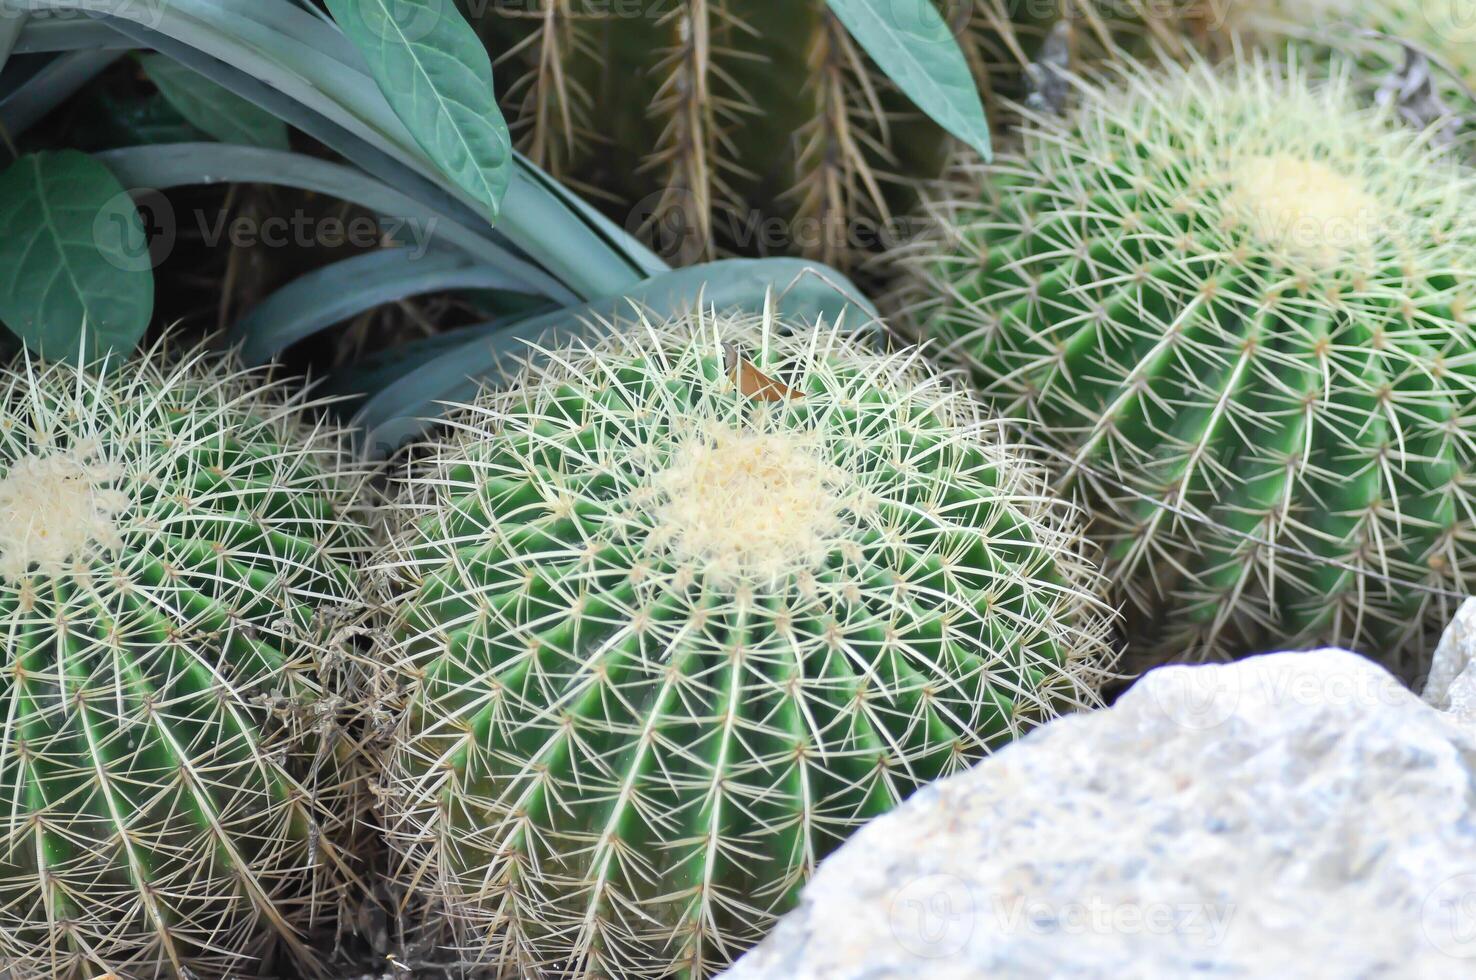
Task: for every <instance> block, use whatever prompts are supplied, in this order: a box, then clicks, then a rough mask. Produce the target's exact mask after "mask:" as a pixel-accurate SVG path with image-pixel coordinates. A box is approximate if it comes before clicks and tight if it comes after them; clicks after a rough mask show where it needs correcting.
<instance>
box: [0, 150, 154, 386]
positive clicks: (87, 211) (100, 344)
mask: <svg viewBox="0 0 1476 980" xmlns="http://www.w3.org/2000/svg"><path fill="white" fill-rule="evenodd" d="M153 311H154V273H153V265H152V262H151V259H150V255H149V247H148V240H147V236H146V235H145V234H144V227H143V221H142V220H141V219H140V218H139V214H138V209H137V208H136V207H135V206H134V203H133V199H132V198H131V197H130V196H129V194H128V192H127V191H126V190H125V189H124V188H123V185H122V184H120V183H119V182H118V180H117V178H116V177H114V176H113V174H112V173H111V172H110V171H109V170H108V169H107V168H106V167H104V166H103V165H102V164H100V163H98V162H97V161H96V160H94V159H93V158H92V157H90V156H88V155H87V154H85V153H78V152H76V151H73V150H66V151H62V152H55V153H37V154H31V155H28V156H24V157H22V158H20V159H19V160H17V161H16V162H15V163H14V164H12V165H11V166H10V168H9V169H7V170H6V171H5V172H4V173H3V174H0V320H3V321H4V322H5V325H6V326H7V327H9V328H10V330H11V331H12V332H13V333H15V334H16V335H17V336H19V337H20V338H21V339H22V340H24V341H25V342H26V343H27V344H29V345H30V346H31V347H32V348H33V349H35V350H38V351H40V352H41V353H43V354H45V355H46V356H48V357H53V358H58V359H62V358H65V359H69V360H75V359H76V358H77V356H78V353H79V351H81V353H82V355H83V357H84V358H85V359H87V360H91V359H92V358H95V357H97V356H98V355H100V354H101V353H103V352H104V351H107V350H109V349H111V350H113V351H115V352H117V353H119V354H126V353H128V352H130V351H132V350H133V348H134V347H135V346H137V344H138V341H139V338H140V337H142V336H143V333H144V330H145V329H146V328H147V327H148V325H149V319H150V318H151V317H152V316H153ZM84 329H85V330H86V347H85V349H82V348H80V347H79V341H80V339H81V338H82V334H83V331H84Z"/></svg>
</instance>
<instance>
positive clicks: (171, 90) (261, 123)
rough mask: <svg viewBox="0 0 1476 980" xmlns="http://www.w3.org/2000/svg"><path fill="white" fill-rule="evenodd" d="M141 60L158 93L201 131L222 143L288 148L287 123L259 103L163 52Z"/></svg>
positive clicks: (270, 148) (272, 148)
mask: <svg viewBox="0 0 1476 980" xmlns="http://www.w3.org/2000/svg"><path fill="white" fill-rule="evenodd" d="M139 63H140V64H142V65H143V68H144V71H145V72H147V73H148V76H149V81H151V82H153V83H154V86H155V87H156V88H158V90H159V94H160V95H162V96H164V98H165V100H167V101H168V102H169V104H170V105H172V106H174V108H175V109H177V110H178V111H179V114H180V115H181V116H184V117H185V119H186V120H187V121H188V122H189V123H190V124H191V125H193V126H194V127H195V128H196V129H199V130H200V131H201V132H204V133H209V134H210V135H211V136H214V137H215V138H216V139H218V140H220V141H221V142H222V143H240V144H242V145H245V146H263V147H266V148H267V149H269V150H285V149H287V142H288V141H287V125H286V123H284V122H282V120H280V119H278V118H277V117H276V116H274V115H272V114H271V113H270V112H267V111H266V110H265V109H263V108H261V107H260V106H257V105H255V104H254V103H251V102H247V101H246V100H245V99H243V98H241V97H240V96H239V95H235V94H234V93H231V92H228V91H226V90H225V89H223V88H221V87H220V86H219V85H217V84H215V83H214V82H212V81H210V80H209V79H207V78H202V77H201V76H199V75H197V74H196V73H195V72H193V71H191V70H190V69H188V68H186V67H185V66H184V65H182V64H180V63H179V62H178V61H175V60H174V59H173V58H168V57H165V56H164V55H162V54H146V55H143V56H142V57H140V58H139Z"/></svg>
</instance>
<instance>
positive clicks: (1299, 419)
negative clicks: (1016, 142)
mask: <svg viewBox="0 0 1476 980" xmlns="http://www.w3.org/2000/svg"><path fill="white" fill-rule="evenodd" d="M1349 76H1350V71H1349V70H1348V69H1347V66H1342V67H1341V68H1339V69H1335V70H1334V72H1333V77H1332V78H1331V80H1329V81H1326V82H1317V81H1315V80H1313V79H1312V78H1310V77H1309V75H1308V73H1307V72H1305V71H1304V70H1302V69H1301V68H1299V67H1297V66H1296V65H1295V64H1293V65H1291V66H1289V67H1287V66H1277V65H1274V64H1271V63H1269V62H1267V61H1264V60H1253V61H1248V60H1241V61H1239V62H1236V63H1234V64H1232V65H1229V66H1227V67H1226V68H1225V69H1223V70H1221V71H1216V70H1214V69H1211V68H1208V67H1205V66H1204V65H1202V64H1195V65H1191V66H1188V67H1180V68H1171V69H1168V70H1167V72H1166V73H1164V74H1155V73H1152V72H1148V71H1146V70H1144V69H1141V68H1128V69H1124V70H1123V73H1122V79H1121V86H1120V88H1117V89H1108V88H1094V87H1086V88H1084V89H1083V95H1082V99H1083V104H1082V107H1081V109H1080V111H1079V112H1077V113H1076V114H1075V115H1074V116H1073V117H1071V118H1069V119H1066V120H1058V119H1045V118H1037V119H1033V120H1031V122H1030V123H1029V125H1028V126H1027V128H1026V130H1025V132H1024V134H1023V136H1024V140H1023V150H1022V152H1021V153H1020V154H1019V155H1018V156H1015V157H1013V158H1011V159H1009V160H1008V161H1006V162H1004V163H1003V164H1002V165H1001V166H1000V167H999V168H998V169H997V170H994V171H992V172H990V173H987V174H985V173H977V174H975V175H973V176H974V178H976V179H975V180H974V181H973V182H972V183H970V185H969V187H968V188H967V189H961V190H960V192H959V193H958V194H957V195H956V198H955V200H954V201H953V202H951V203H948V204H945V205H943V206H941V207H940V208H938V215H939V219H940V220H939V222H938V227H937V233H936V235H934V236H932V238H931V239H930V240H928V241H926V242H924V243H922V244H921V245H919V246H918V250H917V254H916V255H915V256H914V258H915V263H914V268H915V269H916V270H917V271H918V273H919V278H918V279H917V280H915V282H914V284H913V287H912V289H911V290H910V298H909V300H908V305H909V306H910V308H911V312H912V314H913V316H914V317H915V318H916V319H917V320H918V321H919V322H920V323H921V325H922V329H924V330H926V331H927V332H928V333H929V334H931V335H934V336H937V337H939V338H941V339H942V340H943V341H944V342H945V343H946V345H947V346H948V348H949V353H950V354H951V355H953V356H954V357H956V358H957V359H959V360H960V361H962V362H963V363H966V364H967V365H969V366H970V367H971V368H972V370H973V372H974V374H975V376H976V378H977V380H978V382H979V383H980V385H981V386H982V389H983V393H984V395H985V397H986V400H987V401H989V402H991V403H992V404H993V405H995V406H996V407H997V408H999V409H1001V410H1002V411H1005V412H1020V413H1027V414H1029V415H1030V416H1033V417H1034V419H1035V420H1037V421H1038V422H1039V423H1041V427H1040V429H1039V431H1040V434H1041V436H1042V437H1044V438H1045V439H1048V440H1049V441H1051V442H1052V443H1054V445H1055V446H1056V447H1057V449H1058V450H1060V451H1061V452H1062V454H1063V458H1064V459H1066V460H1067V461H1069V462H1071V463H1073V464H1077V465H1076V469H1075V472H1076V473H1077V475H1078V476H1080V477H1082V478H1083V479H1084V481H1085V482H1086V484H1088V485H1089V489H1090V490H1091V494H1092V500H1093V508H1094V509H1095V511H1096V515H1095V518H1096V519H1095V522H1094V526H1095V534H1096V536H1097V537H1098V538H1099V539H1100V540H1101V541H1102V543H1103V544H1104V545H1105V546H1106V548H1107V550H1108V553H1109V565H1110V568H1109V574H1110V575H1111V576H1113V577H1114V578H1115V580H1116V581H1118V582H1119V583H1121V585H1122V588H1123V591H1124V592H1125V593H1126V595H1127V596H1128V597H1129V598H1131V599H1132V600H1133V604H1134V605H1136V606H1137V607H1138V608H1139V609H1140V610H1141V611H1142V612H1143V615H1142V616H1141V618H1140V619H1139V621H1138V627H1139V629H1138V631H1137V632H1138V635H1139V640H1140V649H1141V650H1143V651H1145V652H1152V653H1153V654H1154V656H1155V657H1156V656H1158V655H1170V654H1172V653H1174V652H1176V651H1182V650H1183V649H1185V648H1186V646H1187V647H1188V648H1189V649H1191V651H1192V652H1193V653H1195V654H1198V655H1211V654H1216V655H1225V654H1230V655H1233V654H1241V653H1246V652H1254V651H1256V650H1257V649H1259V648H1264V647H1275V648H1287V647H1295V646H1300V645H1304V644H1318V643H1338V644H1343V645H1351V646H1354V647H1356V648H1358V649H1362V650H1366V651H1368V652H1370V653H1374V654H1377V655H1380V656H1382V657H1384V658H1385V659H1387V660H1389V661H1391V662H1392V663H1393V664H1394V665H1395V666H1397V667H1400V668H1403V669H1405V670H1406V671H1407V672H1413V671H1417V670H1418V664H1417V663H1416V662H1415V659H1416V656H1417V654H1418V653H1422V652H1423V651H1425V650H1428V649H1429V646H1428V645H1427V643H1426V640H1427V639H1428V632H1427V630H1429V629H1438V627H1439V625H1440V624H1443V623H1444V622H1446V621H1447V620H1448V618H1449V615H1450V613H1451V612H1452V609H1453V607H1452V605H1451V597H1450V595H1449V594H1448V593H1449V592H1456V593H1462V592H1465V591H1467V590H1468V589H1469V587H1470V585H1471V584H1472V583H1471V579H1470V569H1471V568H1473V567H1476V566H1473V564H1472V561H1473V558H1476V556H1473V553H1472V544H1471V542H1472V540H1473V537H1472V531H1473V524H1472V510H1471V504H1472V496H1471V488H1472V482H1473V477H1472V472H1471V469H1472V467H1471V464H1472V461H1473V446H1476V442H1473V438H1472V437H1473V435H1476V416H1473V415H1472V411H1471V410H1472V407H1473V395H1476V388H1473V376H1472V373H1471V370H1470V365H1471V363H1472V361H1473V358H1476V346H1473V343H1472V332H1471V316H1472V310H1473V309H1476V305H1473V302H1472V283H1473V282H1476V218H1473V216H1472V213H1471V210H1470V208H1469V204H1468V202H1469V201H1470V200H1471V195H1472V193H1473V191H1476V180H1473V177H1472V175H1471V173H1470V172H1469V171H1467V170H1465V169H1463V168H1461V167H1460V166H1459V165H1458V164H1457V163H1456V162H1455V161H1454V160H1453V159H1451V158H1450V157H1449V156H1448V155H1447V154H1446V153H1444V152H1442V151H1441V150H1440V149H1439V148H1438V147H1437V146H1436V145H1435V143H1436V142H1437V141H1436V139H1435V137H1434V134H1433V133H1432V132H1427V133H1425V134H1423V135H1421V134H1418V133H1415V132H1413V131H1411V130H1409V129H1407V128H1404V127H1402V126H1401V125H1399V124H1398V122H1397V121H1396V120H1395V119H1394V118H1393V114H1392V113H1390V112H1384V111H1380V110H1377V109H1373V108H1364V107H1362V104H1361V103H1360V102H1359V101H1358V100H1356V99H1355V98H1354V96H1353V94H1352V90H1353V87H1354V86H1353V84H1352V82H1351V81H1350V79H1349Z"/></svg>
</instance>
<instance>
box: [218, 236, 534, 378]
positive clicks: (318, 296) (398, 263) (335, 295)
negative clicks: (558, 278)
mask: <svg viewBox="0 0 1476 980" xmlns="http://www.w3.org/2000/svg"><path fill="white" fill-rule="evenodd" d="M521 288H525V287H524V284H523V283H522V282H521V281H519V280H518V279H516V278H515V277H513V276H510V275H508V274H507V273H506V272H504V271H502V270H501V269H499V268H497V267H496V266H492V265H486V264H482V263H478V262H477V261H475V260H474V259H472V257H471V256H468V255H466V254H464V253H462V252H459V251H450V250H448V251H445V252H428V253H422V252H421V251H420V249H419V248H417V247H414V246H403V247H399V248H384V249H379V250H377V251H373V252H365V253H364V254H362V255H356V256H354V257H353V258H350V259H343V260H341V261H339V262H336V263H334V264H333V265H328V266H324V267H323V268H321V269H317V270H314V271H313V272H309V273H306V274H304V275H302V276H299V277H298V278H297V279H295V280H293V281H292V282H290V283H288V284H287V285H286V286H283V287H282V288H281V289H279V290H277V291H276V292H275V293H273V294H272V295H271V296H269V297H267V299H265V300H263V301H262V302H261V304H260V305H258V306H257V307H256V308H255V309H253V310H252V311H251V312H250V313H248V314H246V315H245V316H244V317H242V318H241V319H240V321H239V322H237V324H236V325H235V327H233V328H232V329H231V332H230V339H231V340H232V341H233V342H237V343H239V344H240V345H241V359H242V361H244V362H245V363H246V364H249V365H255V364H265V363H266V362H267V361H270V360H271V359H272V357H274V356H275V355H277V354H279V353H281V352H282V351H283V350H284V349H286V348H287V347H289V346H291V345H292V344H295V343H297V342H298V341H300V340H302V339H303V338H304V337H309V336H312V335H313V334H314V333H317V332H318V331H319V330H323V329H325V328H327V327H330V326H332V325H333V324H335V323H340V322H342V321H344V320H347V319H349V318H350V317H354V316H357V315H359V314H360V313H363V312H365V311H366V310H371V309H373V308H374V307H376V306H379V305H381V304H384V303H392V302H395V301H396V300H400V299H404V298H405V297H408V296H419V295H422V294H425V293H430V292H439V291H441V290H448V289H503V290H509V291H517V290H519V289H521Z"/></svg>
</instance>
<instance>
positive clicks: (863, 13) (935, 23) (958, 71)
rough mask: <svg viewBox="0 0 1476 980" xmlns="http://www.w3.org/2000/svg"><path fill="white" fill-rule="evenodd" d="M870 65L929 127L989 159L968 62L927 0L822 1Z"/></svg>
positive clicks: (985, 125) (985, 120) (986, 125)
mask: <svg viewBox="0 0 1476 980" xmlns="http://www.w3.org/2000/svg"><path fill="white" fill-rule="evenodd" d="M828 2H829V4H830V9H831V11H832V12H833V13H834V14H835V15H836V16H837V17H839V18H840V21H841V23H842V24H844V25H846V30H848V31H850V32H851V36H852V37H854V38H855V39H856V42H857V43H858V44H860V45H861V47H863V48H865V49H866V53H867V54H869V55H871V58H872V60H873V61H875V62H876V63H877V65H878V66H879V67H880V68H881V70H882V71H883V72H885V73H886V75H887V77H888V78H890V79H891V80H892V81H893V82H895V83H897V87H898V88H900V89H901V90H902V91H903V92H904V93H906V95H907V97H908V98H909V99H911V100H912V101H913V102H914V103H916V104H917V107H918V108H919V109H921V110H922V111H923V112H926V113H927V114H928V115H929V116H930V117H931V118H932V119H933V121H934V122H936V123H937V124H938V125H940V126H942V127H943V128H944V129H946V130H948V132H950V133H952V134H953V135H954V136H957V137H958V138H959V139H961V140H963V141H964V142H965V143H967V144H968V145H969V146H971V147H973V148H974V149H975V150H977V151H978V153H979V155H980V156H982V157H983V158H984V159H985V160H989V159H991V158H992V156H993V151H992V150H991V148H990V143H989V120H988V118H987V117H985V115H984V103H983V101H982V100H980V98H979V90H978V88H977V87H976V86H975V84H974V77H973V75H971V74H970V73H969V66H968V62H967V61H965V60H964V55H963V51H962V50H961V49H960V48H959V46H958V39H957V38H956V37H954V36H953V32H952V30H950V28H949V26H948V24H947V22H945V21H944V20H943V16H942V15H941V14H939V13H938V10H937V8H936V7H934V6H933V3H932V0H828Z"/></svg>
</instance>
